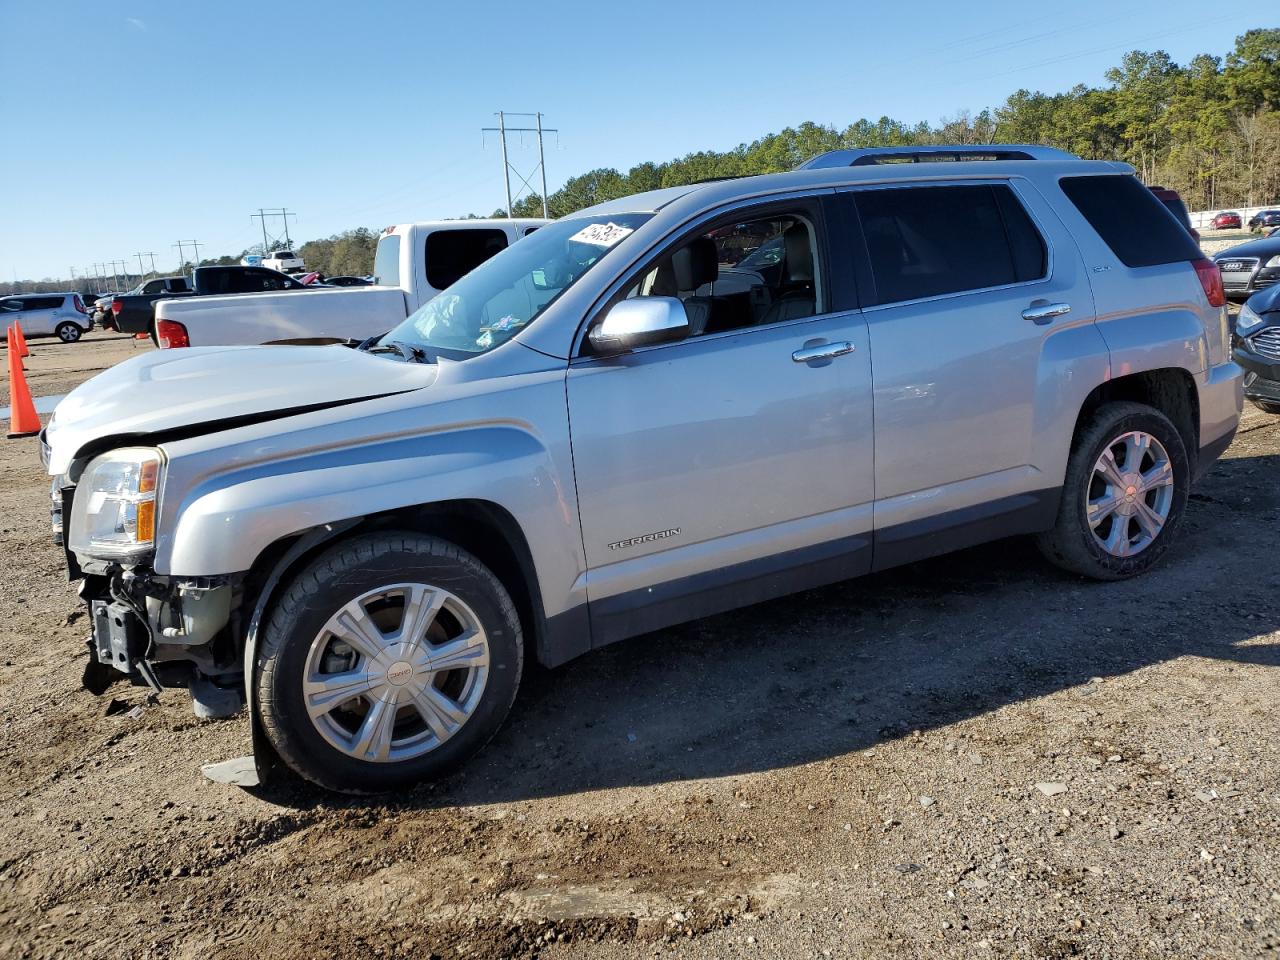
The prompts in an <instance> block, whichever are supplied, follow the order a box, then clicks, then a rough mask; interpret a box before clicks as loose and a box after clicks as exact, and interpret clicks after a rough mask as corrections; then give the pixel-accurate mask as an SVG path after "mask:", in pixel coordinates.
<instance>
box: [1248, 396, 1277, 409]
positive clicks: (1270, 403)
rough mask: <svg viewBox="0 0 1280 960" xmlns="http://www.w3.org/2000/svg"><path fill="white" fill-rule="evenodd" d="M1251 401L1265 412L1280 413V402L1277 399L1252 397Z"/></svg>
mask: <svg viewBox="0 0 1280 960" xmlns="http://www.w3.org/2000/svg"><path fill="white" fill-rule="evenodd" d="M1249 401H1250V402H1251V403H1252V404H1253V405H1254V406H1255V407H1257V408H1258V409H1259V410H1261V411H1262V412H1263V413H1280V402H1277V401H1275V400H1259V399H1257V398H1256V397H1250V398H1249Z"/></svg>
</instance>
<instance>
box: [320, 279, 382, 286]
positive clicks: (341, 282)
mask: <svg viewBox="0 0 1280 960" xmlns="http://www.w3.org/2000/svg"><path fill="white" fill-rule="evenodd" d="M324 282H325V283H326V284H328V285H329V286H331V287H369V286H372V285H373V281H372V280H370V279H369V278H368V277H325V278H324Z"/></svg>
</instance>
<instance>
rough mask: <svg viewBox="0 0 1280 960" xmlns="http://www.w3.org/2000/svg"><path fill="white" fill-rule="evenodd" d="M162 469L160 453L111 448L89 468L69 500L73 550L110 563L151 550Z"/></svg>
mask: <svg viewBox="0 0 1280 960" xmlns="http://www.w3.org/2000/svg"><path fill="white" fill-rule="evenodd" d="M161 468H162V462H161V457H160V451H159V450H156V449H154V448H151V447H123V448H121V449H119V450H112V451H111V452H110V453H104V454H103V455H102V456H100V457H97V458H95V459H94V460H93V461H92V462H91V463H90V464H89V465H88V466H87V467H85V470H84V473H83V474H82V475H81V477H80V482H79V483H78V484H76V491H75V496H74V497H73V498H72V501H71V526H70V536H69V541H68V545H69V546H70V547H71V549H72V550H73V551H75V552H76V553H83V554H86V555H87V556H90V557H101V558H104V559H111V560H126V559H132V558H135V557H141V556H143V555H144V554H146V553H148V552H150V550H151V548H152V547H153V545H154V544H155V539H156V498H157V496H158V494H159V490H160V483H161V473H162V469H161Z"/></svg>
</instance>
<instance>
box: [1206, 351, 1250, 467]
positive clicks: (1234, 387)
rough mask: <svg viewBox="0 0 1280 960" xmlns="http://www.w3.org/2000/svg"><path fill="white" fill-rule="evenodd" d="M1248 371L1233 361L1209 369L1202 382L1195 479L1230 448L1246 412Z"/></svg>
mask: <svg viewBox="0 0 1280 960" xmlns="http://www.w3.org/2000/svg"><path fill="white" fill-rule="evenodd" d="M1244 377H1245V371H1244V369H1243V368H1242V367H1241V366H1240V364H1238V363H1235V362H1233V361H1230V360H1229V361H1227V362H1226V363H1222V364H1219V365H1218V366H1216V367H1210V368H1209V369H1208V370H1207V371H1206V372H1205V373H1204V374H1203V375H1202V379H1201V381H1200V450H1199V455H1198V456H1197V457H1196V477H1197V478H1199V477H1201V476H1203V475H1204V473H1205V471H1207V470H1208V469H1209V468H1210V467H1211V466H1213V463H1214V461H1215V460H1217V459H1218V457H1220V456H1222V453H1223V451H1225V450H1226V449H1227V447H1229V446H1230V445H1231V440H1232V438H1234V437H1235V434H1236V429H1237V427H1239V425H1240V412H1241V411H1242V410H1243V409H1244Z"/></svg>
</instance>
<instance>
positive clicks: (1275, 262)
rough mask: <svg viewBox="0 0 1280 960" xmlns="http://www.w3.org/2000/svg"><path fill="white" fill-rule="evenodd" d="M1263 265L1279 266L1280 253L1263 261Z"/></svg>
mask: <svg viewBox="0 0 1280 960" xmlns="http://www.w3.org/2000/svg"><path fill="white" fill-rule="evenodd" d="M1263 266H1264V267H1280V254H1277V255H1276V256H1274V257H1272V258H1271V259H1270V260H1268V261H1267V262H1266V263H1264V264H1263Z"/></svg>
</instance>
